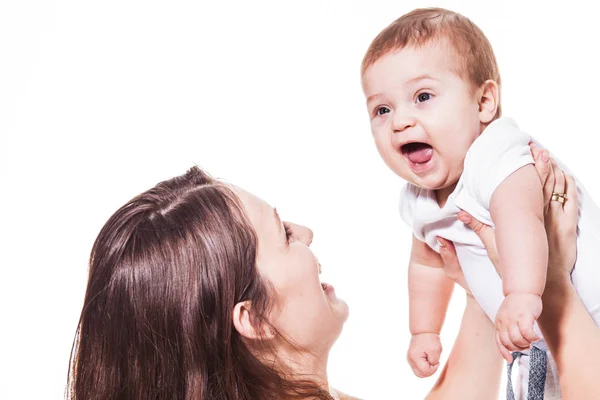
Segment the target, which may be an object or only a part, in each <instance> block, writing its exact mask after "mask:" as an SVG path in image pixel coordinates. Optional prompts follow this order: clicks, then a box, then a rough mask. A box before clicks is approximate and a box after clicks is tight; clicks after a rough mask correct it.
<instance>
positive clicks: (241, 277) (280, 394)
mask: <svg viewBox="0 0 600 400" xmlns="http://www.w3.org/2000/svg"><path fill="white" fill-rule="evenodd" d="M256 255H257V237H256V234H255V232H254V230H253V229H252V226H251V225H250V223H249V222H248V220H247V218H246V217H245V214H244V211H243V207H242V206H241V204H240V202H239V200H238V198H237V196H236V195H235V194H234V192H233V191H232V190H231V189H230V188H228V187H227V186H226V185H224V184H223V183H221V182H219V181H217V180H214V179H212V178H211V177H210V176H209V175H207V174H206V173H205V172H203V171H202V170H201V169H199V168H198V167H194V168H191V169H190V170H189V171H188V172H187V173H186V174H184V175H182V176H179V177H176V178H173V179H170V180H167V181H164V182H162V183H159V184H158V185H157V186H155V187H154V188H152V189H150V190H148V191H146V192H144V193H142V194H140V195H138V196H137V197H135V198H134V199H132V200H131V201H129V202H128V203H127V204H125V205H124V206H123V207H121V208H120V209H119V210H117V212H115V213H114V214H113V215H112V216H111V217H110V218H109V220H108V221H107V222H106V224H105V225H104V227H103V228H102V230H101V231H100V234H99V235H98V237H97V239H96V241H95V243H94V246H93V248H92V253H91V256H90V270H89V278H88V285H87V291H86V294H85V300H84V305H83V310H82V312H81V317H80V320H79V325H78V329H77V333H76V337H75V342H74V344H73V350H72V354H71V363H70V368H69V378H68V385H67V398H68V399H72V400H100V399H102V400H105V399H127V400H163V399H164V400H177V399H181V400H192V399H197V400H205V399H206V400H208V399H210V400H220V399H222V400H250V399H252V400H257V399H285V398H293V399H305V398H311V399H331V396H330V395H329V393H328V392H327V391H326V390H323V389H322V388H320V387H319V386H318V385H317V384H316V383H315V382H313V381H311V380H307V379H301V378H296V377H294V376H293V374H290V373H289V371H287V372H285V371H286V370H284V369H283V367H281V366H277V365H271V364H269V365H267V364H266V363H262V362H261V361H260V360H259V358H258V357H257V355H260V354H264V351H271V352H274V351H275V350H274V349H273V348H272V347H270V345H269V344H268V342H266V341H264V340H258V339H257V340H254V341H252V342H249V341H248V340H247V339H244V338H243V337H242V336H241V335H240V334H239V333H238V332H237V330H236V329H235V327H234V326H233V316H232V313H233V308H234V305H235V304H236V303H238V302H240V301H245V300H248V301H250V302H251V304H252V318H253V320H252V322H253V324H254V325H255V326H260V325H261V324H264V323H267V324H268V321H267V318H266V315H267V314H268V311H269V310H270V308H271V307H272V304H273V300H272V297H273V296H274V294H273V290H271V288H270V286H269V284H268V282H266V281H265V279H263V278H261V276H260V275H259V274H258V271H257V268H256ZM257 351H258V352H257Z"/></svg>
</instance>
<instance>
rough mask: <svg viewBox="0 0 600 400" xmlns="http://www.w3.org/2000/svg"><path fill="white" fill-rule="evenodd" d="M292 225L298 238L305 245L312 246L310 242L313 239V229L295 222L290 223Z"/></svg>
mask: <svg viewBox="0 0 600 400" xmlns="http://www.w3.org/2000/svg"><path fill="white" fill-rule="evenodd" d="M290 225H292V230H293V231H294V232H295V233H296V235H295V236H296V240H299V241H301V242H302V243H304V244H305V245H307V246H310V244H311V243H312V241H313V231H312V229H310V228H308V227H306V226H304V225H298V224H293V223H290Z"/></svg>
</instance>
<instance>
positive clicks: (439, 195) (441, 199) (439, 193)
mask: <svg viewBox="0 0 600 400" xmlns="http://www.w3.org/2000/svg"><path fill="white" fill-rule="evenodd" d="M455 188H456V183H453V184H452V185H450V186H448V187H445V188H442V189H437V190H436V191H435V198H436V200H437V203H438V206H439V207H440V208H443V207H444V206H445V205H446V201H448V197H449V196H450V194H452V192H453V191H454V189H455Z"/></svg>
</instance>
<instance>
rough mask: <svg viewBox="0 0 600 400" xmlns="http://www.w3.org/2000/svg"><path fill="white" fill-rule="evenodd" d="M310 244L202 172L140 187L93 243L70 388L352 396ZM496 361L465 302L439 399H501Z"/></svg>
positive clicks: (327, 289) (481, 320) (129, 394)
mask: <svg viewBox="0 0 600 400" xmlns="http://www.w3.org/2000/svg"><path fill="white" fill-rule="evenodd" d="M571 190H572V189H571ZM549 221H550V219H549ZM554 223H558V222H557V221H554ZM565 236H566V237H567V239H565V240H566V242H567V243H569V239H570V236H569V235H565ZM311 240H312V232H311V231H310V229H308V228H306V227H302V226H300V225H295V224H291V223H282V222H281V220H280V218H279V216H278V215H277V212H276V211H275V210H274V209H273V208H272V207H271V206H269V205H268V204H267V203H265V202H264V201H263V200H261V199H259V198H257V197H255V196H253V195H252V194H250V193H248V192H246V191H244V190H243V189H241V188H238V187H235V186H229V185H226V184H224V183H222V182H219V181H217V180H214V179H212V178H210V177H209V176H208V175H206V174H205V173H204V172H202V171H201V170H200V169H198V168H192V169H191V170H190V171H188V173H186V174H185V175H183V176H180V177H177V178H173V179H171V180H168V181H165V182H162V183H160V184H158V185H157V186H156V187H154V188H153V189H151V190H149V191H147V192H145V193H142V194H141V195H139V196H137V197H136V198H134V199H133V200H131V201H130V202H128V203H127V204H126V205H125V206H123V207H121V208H120V209H119V210H118V211H117V212H116V213H115V214H114V215H113V216H111V218H110V219H109V220H108V222H107V223H106V225H105V226H104V227H103V229H102V230H101V232H100V234H99V236H98V238H97V239H96V242H95V244H94V247H93V249H92V254H91V259H90V275H89V280H88V287H87V292H86V296H85V303H84V307H83V311H82V315H81V319H80V323H79V329H78V335H77V338H76V342H75V345H74V349H73V362H72V365H71V371H70V379H69V391H68V392H69V397H70V398H71V399H76V400H81V399H186V400H187V399H227V400H230V399H286V398H290V399H293V398H297V399H305V398H310V399H335V398H341V399H351V397H350V396H346V395H343V394H340V393H336V392H335V391H333V390H330V388H329V382H328V379H327V372H326V366H327V358H328V354H329V350H330V349H331V347H332V345H333V343H334V342H335V340H336V339H337V337H338V335H339V334H340V332H341V330H342V326H343V324H344V321H345V320H346V318H347V316H348V308H347V306H346V304H345V303H344V302H343V301H342V300H339V299H338V298H337V297H336V296H335V291H334V290H333V287H332V286H331V285H328V284H325V283H321V282H320V281H319V278H318V273H319V270H320V265H319V263H318V261H317V259H316V258H315V256H314V255H313V253H312V252H311V250H310V249H309V246H310V243H311ZM561 240H562V239H561ZM559 242H560V241H559ZM561 243H562V242H561ZM450 248H451V247H450V246H448V247H446V249H450ZM561 249H562V248H561ZM444 253H445V254H444V256H445V257H446V260H447V265H448V272H449V274H451V275H452V276H455V277H456V279H457V280H458V281H459V283H463V285H464V282H462V281H461V279H460V274H459V273H457V271H460V267H459V266H458V262H457V261H456V257H455V255H454V258H453V259H452V258H448V257H449V256H451V254H450V253H447V252H446V250H445V251H444ZM557 254H560V255H563V254H566V253H565V252H564V251H561V252H559V253H557ZM555 258H556V257H555ZM594 328H595V327H594ZM473 346H477V348H478V349H479V351H478V352H477V358H474V357H473V354H474V352H472V351H471V349H472V348H473ZM482 360H483V362H485V366H486V367H485V368H482V364H481V363H482ZM500 360H501V357H500V355H499V353H498V351H497V349H496V346H495V343H494V342H493V325H492V324H491V322H490V321H489V319H487V317H486V316H485V314H483V312H482V311H481V309H480V308H479V307H478V305H477V304H476V303H475V301H474V300H473V299H472V298H469V300H468V301H467V309H466V311H465V316H464V318H463V326H462V328H461V332H460V334H459V337H458V339H457V342H456V345H455V347H454V349H453V351H452V353H451V355H450V358H449V360H448V364H447V365H446V367H445V368H444V371H443V372H442V375H441V376H440V379H439V381H438V383H437V384H436V387H435V388H434V389H433V391H432V393H431V396H430V398H444V399H454V398H461V399H487V398H494V397H495V396H496V393H497V386H498V375H499V373H500V368H501V361H500ZM557 362H558V359H557ZM494 387H495V388H496V390H495V391H494V390H491V389H490V388H492V389H493V388H494ZM490 394H491V395H490ZM436 396H437V397H436ZM392 397H396V396H392Z"/></svg>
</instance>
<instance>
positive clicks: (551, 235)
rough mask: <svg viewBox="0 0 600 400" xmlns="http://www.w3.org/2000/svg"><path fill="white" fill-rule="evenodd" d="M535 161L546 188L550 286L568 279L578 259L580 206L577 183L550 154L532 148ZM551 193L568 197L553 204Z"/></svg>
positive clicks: (533, 146)
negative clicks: (550, 157)
mask: <svg viewBox="0 0 600 400" xmlns="http://www.w3.org/2000/svg"><path fill="white" fill-rule="evenodd" d="M530 147H531V152H532V154H533V156H534V158H535V160H536V162H535V167H536V169H537V171H538V174H539V175H540V180H541V181H542V185H543V187H544V219H545V226H546V236H547V237H548V249H549V257H548V277H547V278H546V281H547V282H554V281H555V280H556V279H565V278H566V279H569V280H570V276H571V271H573V267H574V266H575V260H576V259H577V223H578V221H579V202H578V199H577V187H576V184H575V179H574V178H573V177H572V176H570V175H565V173H564V172H563V171H562V170H561V169H560V168H559V167H558V165H557V164H556V162H555V161H554V160H553V159H549V156H548V151H547V150H541V149H540V148H539V147H537V146H535V145H533V144H532V145H530ZM552 193H559V194H562V193H565V194H566V199H565V202H564V204H563V203H561V202H560V201H556V200H551V198H552Z"/></svg>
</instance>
